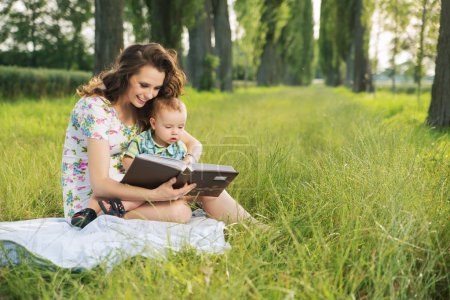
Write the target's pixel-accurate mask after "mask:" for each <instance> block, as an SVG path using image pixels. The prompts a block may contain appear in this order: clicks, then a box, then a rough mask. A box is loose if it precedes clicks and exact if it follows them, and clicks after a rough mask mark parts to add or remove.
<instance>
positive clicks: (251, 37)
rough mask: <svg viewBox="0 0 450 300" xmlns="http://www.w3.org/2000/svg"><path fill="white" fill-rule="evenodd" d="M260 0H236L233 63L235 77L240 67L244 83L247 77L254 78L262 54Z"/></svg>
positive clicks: (261, 5) (261, 4)
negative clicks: (236, 21) (235, 37)
mask: <svg viewBox="0 0 450 300" xmlns="http://www.w3.org/2000/svg"><path fill="white" fill-rule="evenodd" d="M262 7H263V1H262V0H236V1H235V2H234V11H235V12H236V18H237V20H238V24H237V28H236V36H237V39H236V40H235V41H234V43H233V46H234V47H235V50H236V51H234V52H233V55H234V58H233V64H234V68H235V71H234V72H235V75H234V76H235V77H237V76H238V75H237V74H236V73H238V70H239V69H242V72H243V74H242V79H244V81H245V84H246V82H247V80H248V79H254V76H255V75H254V74H255V73H256V69H257V66H258V65H259V60H260V58H261V54H262V45H263V41H264V32H263V31H262V30H261V24H260V19H261V13H262Z"/></svg>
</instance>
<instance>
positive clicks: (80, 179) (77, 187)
mask: <svg viewBox="0 0 450 300" xmlns="http://www.w3.org/2000/svg"><path fill="white" fill-rule="evenodd" d="M137 132H138V127H137V125H134V126H131V127H128V126H126V125H125V124H123V123H122V122H121V121H120V120H119V118H118V116H117V112H116V111H115V109H114V108H113V107H112V106H111V103H110V102H109V101H108V100H107V99H105V98H103V97H99V96H95V97H85V98H81V99H80V100H79V101H78V102H77V104H76V105H75V107H74V109H73V110H72V114H71V116H70V121H69V126H68V127H67V131H66V138H65V142H64V149H63V157H62V178H61V182H62V188H63V199H64V216H65V217H66V218H70V217H72V215H73V214H74V213H75V212H77V211H79V210H81V209H83V208H86V207H87V205H88V200H89V198H90V196H91V194H92V188H91V184H90V179H89V170H88V157H87V140H88V138H93V139H99V140H107V141H108V143H109V154H110V167H109V175H110V177H112V178H117V177H118V176H120V174H123V173H124V172H125V170H124V168H123V166H122V158H123V153H124V152H125V150H126V149H127V147H128V144H129V142H130V140H131V139H132V138H133V137H134V136H136V134H137Z"/></svg>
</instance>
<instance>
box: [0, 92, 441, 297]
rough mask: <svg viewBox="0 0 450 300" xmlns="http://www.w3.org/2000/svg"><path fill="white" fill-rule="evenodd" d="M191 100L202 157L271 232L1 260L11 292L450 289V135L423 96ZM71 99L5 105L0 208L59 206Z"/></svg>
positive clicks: (422, 293) (2, 211)
mask: <svg viewBox="0 0 450 300" xmlns="http://www.w3.org/2000/svg"><path fill="white" fill-rule="evenodd" d="M183 99H184V100H185V101H186V102H187V105H188V110H189V116H188V130H189V132H190V133H192V134H193V135H194V136H196V137H198V138H199V139H200V140H202V141H203V143H204V144H205V155H204V157H203V160H204V161H208V162H217V161H218V160H219V161H220V162H224V163H230V164H233V165H234V166H236V167H237V169H239V170H240V171H241V175H242V176H241V175H240V177H241V178H240V179H239V180H240V181H238V182H236V183H235V184H233V185H232V187H231V189H230V193H231V194H232V195H234V196H235V197H236V198H237V199H238V200H239V201H240V202H241V203H242V205H244V206H245V207H246V208H248V210H249V211H250V212H252V213H253V214H254V215H256V216H257V217H258V218H260V219H261V220H264V221H265V222H267V223H269V224H270V225H271V226H272V227H273V230H272V231H270V232H260V231H258V230H255V229H251V228H250V229H249V228H247V227H246V226H233V227H231V228H230V229H229V232H228V233H227V234H228V240H229V242H230V243H231V245H232V247H233V248H232V250H231V251H230V252H228V253H227V254H225V255H223V256H207V255H202V256H197V255H195V254H194V253H193V252H192V251H186V252H184V253H181V254H179V255H170V256H169V258H168V260H167V261H155V260H148V259H140V258H135V259H131V260H129V261H127V262H125V263H123V264H122V265H120V266H118V267H117V268H115V269H114V270H113V271H112V272H111V273H110V274H105V273H104V272H102V268H101V267H100V268H98V269H96V270H92V271H89V272H85V273H82V274H71V273H70V272H68V271H66V270H56V271H48V270H36V269H32V268H30V267H29V266H21V267H18V268H4V269H0V282H1V283H0V295H1V296H4V297H6V298H7V297H8V296H9V297H11V298H14V297H17V298H36V297H41V298H42V297H43V298H63V297H64V298H71V297H76V298H92V297H95V298H97V297H99V298H105V299H107V298H113V297H114V298H116V297H119V298H135V297H137V298H146V299H148V298H168V299H177V298H194V299H204V298H206V299H249V298H250V299H252V298H254V299H285V298H287V299H294V298H295V299H314V298H315V299H335V298H339V299H340V298H357V299H384V298H390V299H391V298H395V299H411V298H418V299H429V298H436V299H446V298H447V299H448V298H449V297H450V294H449V293H450V291H449V286H450V279H449V274H450V263H449V262H450V256H449V246H450V226H449V219H448V218H449V216H450V188H449V178H450V150H449V149H450V134H449V132H440V133H439V132H434V131H433V130H430V129H428V128H426V127H424V126H423V125H421V124H422V123H423V119H424V116H425V108H423V109H420V110H418V109H417V108H416V105H415V100H414V98H413V97H408V96H398V97H397V98H396V99H393V97H392V96H390V95H388V94H379V95H377V98H376V99H374V98H373V97H372V96H363V95H356V96H355V95H352V94H350V93H349V92H346V91H344V90H339V89H338V90H332V89H327V88H323V87H310V88H286V87H283V88H282V87H279V88H267V89H262V88H260V89H256V88H252V89H248V90H239V91H237V92H235V93H233V94H218V93H216V94H214V93H203V94H199V93H195V92H193V91H188V93H187V95H186V96H185V97H184V98H183ZM74 101H75V100H74V99H71V100H53V101H40V102H33V101H26V100H23V101H20V102H17V103H2V104H0V125H1V128H2V130H1V131H0V146H1V148H2V149H3V150H4V155H3V156H2V157H0V163H1V164H2V172H1V174H0V195H2V196H0V219H1V220H3V221H6V220H19V219H28V218H39V217H44V216H57V217H60V216H62V205H61V204H62V203H61V193H60V186H59V174H60V173H59V170H60V165H59V164H60V156H61V149H62V143H63V139H64V132H65V129H66V126H67V121H68V117H69V114H70V110H71V108H72V106H73V104H74ZM43 129H45V130H43ZM236 145H238V146H236ZM236 147H238V148H239V147H240V148H239V149H244V150H242V151H241V150H240V152H236V151H232V150H234V149H236ZM221 153H222V154H223V153H227V155H221ZM236 153H237V154H236ZM13 178H17V180H13ZM249 187H250V188H249ZM29 287H32V288H29Z"/></svg>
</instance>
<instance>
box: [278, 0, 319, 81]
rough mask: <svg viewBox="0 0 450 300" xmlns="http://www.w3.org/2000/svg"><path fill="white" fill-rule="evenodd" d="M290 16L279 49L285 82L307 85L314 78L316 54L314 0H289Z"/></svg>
mask: <svg viewBox="0 0 450 300" xmlns="http://www.w3.org/2000/svg"><path fill="white" fill-rule="evenodd" d="M287 5H288V10H289V16H288V18H287V22H286V25H285V26H284V27H283V29H282V32H281V36H280V40H279V43H278V44H279V47H278V51H279V53H280V54H281V57H282V70H283V71H282V72H283V82H284V83H285V84H290V85H307V84H310V83H311V80H312V72H313V71H312V62H313V56H314V39H313V34H314V32H313V27H314V24H313V18H312V2H311V1H310V0H306V1H305V0H289V1H287Z"/></svg>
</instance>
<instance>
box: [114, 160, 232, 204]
mask: <svg viewBox="0 0 450 300" xmlns="http://www.w3.org/2000/svg"><path fill="white" fill-rule="evenodd" d="M237 175H238V172H237V171H236V170H235V169H234V168H233V167H232V166H224V165H213V164H203V163H196V164H186V163H185V162H184V161H181V160H177V159H173V158H166V157H161V156H157V155H153V154H139V155H138V156H136V157H135V159H134V160H133V163H132V164H131V166H130V167H129V168H128V171H127V172H126V173H125V176H124V177H123V179H122V181H121V182H122V183H126V184H129V185H135V186H140V187H144V188H149V189H154V188H157V187H158V186H160V185H161V184H163V183H164V182H167V181H168V180H169V179H170V178H172V177H176V178H177V181H176V183H175V184H174V185H173V187H174V188H180V187H182V186H183V185H184V184H185V183H196V184H197V187H196V188H195V189H193V190H192V191H191V192H190V193H189V194H188V195H191V196H197V195H199V196H214V197H217V196H219V195H220V193H222V191H223V190H224V189H225V188H226V187H227V186H228V185H229V184H230V182H231V181H232V180H233V179H234V178H235V177H236V176H237Z"/></svg>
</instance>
